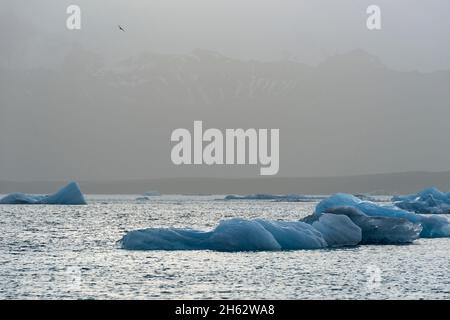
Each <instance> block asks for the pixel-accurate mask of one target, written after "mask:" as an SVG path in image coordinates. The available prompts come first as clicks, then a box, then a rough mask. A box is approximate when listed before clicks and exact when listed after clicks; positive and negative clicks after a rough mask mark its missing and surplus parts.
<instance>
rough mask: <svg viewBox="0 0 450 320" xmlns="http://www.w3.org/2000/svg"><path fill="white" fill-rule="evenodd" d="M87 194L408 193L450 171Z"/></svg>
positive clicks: (201, 182) (93, 189)
mask: <svg viewBox="0 0 450 320" xmlns="http://www.w3.org/2000/svg"><path fill="white" fill-rule="evenodd" d="M78 182H79V184H80V186H81V189H82V191H83V193H85V194H143V193H145V192H147V191H149V190H157V191H159V192H160V193H161V194H187V195H189V194H191V195H200V194H253V193H270V194H287V193H295V194H332V193H336V192H346V193H366V194H372V195H386V194H405V193H413V192H417V191H419V190H421V189H423V188H426V187H429V186H436V187H437V188H439V189H441V190H449V189H450V171H445V172H404V173H385V174H368V175H355V176H336V177H256V178H205V177H202V178H166V179H142V180H122V181H83V180H81V181H78ZM66 183H67V181H63V180H61V181H20V182H19V181H5V180H0V194H7V193H11V192H25V193H50V192H54V191H55V190H57V189H58V188H60V187H61V186H63V185H65V184H66Z"/></svg>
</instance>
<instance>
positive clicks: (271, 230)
mask: <svg viewBox="0 0 450 320" xmlns="http://www.w3.org/2000/svg"><path fill="white" fill-rule="evenodd" d="M345 218H346V217H345ZM328 219H329V217H328V218H325V219H324V220H322V219H321V220H319V223H318V224H317V225H316V226H314V225H310V224H307V223H304V222H301V221H274V220H263V219H255V220H246V219H241V218H234V219H228V220H223V221H221V222H220V223H219V225H218V226H217V227H216V228H215V229H213V230H212V231H198V230H192V229H177V228H150V229H143V230H133V231H130V232H128V233H127V234H126V235H125V236H123V238H122V239H121V240H120V244H121V246H122V248H124V249H128V250H216V251H274V250H298V249H320V248H326V247H329V246H346V245H356V244H357V243H358V242H359V240H360V235H361V230H360V229H359V228H358V227H357V226H355V225H354V224H353V223H352V222H351V221H350V220H349V219H343V217H341V218H339V217H338V219H334V218H332V219H333V220H336V221H337V222H338V224H337V225H336V226H330V225H331V224H332V222H333V221H331V219H330V221H329V220H328ZM316 227H317V228H316ZM318 229H321V231H319V230H318ZM348 230H351V232H352V233H351V234H350V235H349V234H345V233H346V232H347V231H348ZM326 239H329V240H330V241H332V243H330V244H328V243H327V241H326Z"/></svg>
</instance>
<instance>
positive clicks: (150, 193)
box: [144, 190, 161, 197]
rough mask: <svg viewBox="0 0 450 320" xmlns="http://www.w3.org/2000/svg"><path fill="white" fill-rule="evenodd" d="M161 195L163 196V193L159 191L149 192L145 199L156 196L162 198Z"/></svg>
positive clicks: (146, 193)
mask: <svg viewBox="0 0 450 320" xmlns="http://www.w3.org/2000/svg"><path fill="white" fill-rule="evenodd" d="M160 195H161V193H159V191H155V190H152V191H147V192H145V193H144V196H145V197H156V196H160Z"/></svg>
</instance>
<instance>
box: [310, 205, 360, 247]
mask: <svg viewBox="0 0 450 320" xmlns="http://www.w3.org/2000/svg"><path fill="white" fill-rule="evenodd" d="M312 226H313V227H314V228H315V229H317V230H319V231H320V233H321V234H322V235H323V237H324V238H325V241H326V242H327V243H328V246H330V247H342V246H356V245H357V244H359V243H360V242H361V240H362V234H361V228H360V227H358V226H357V225H356V224H354V223H353V222H352V220H350V218H349V217H347V216H345V215H335V214H329V213H324V214H322V215H321V216H320V217H319V218H318V219H317V221H314V222H313V223H312Z"/></svg>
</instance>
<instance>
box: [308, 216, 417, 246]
mask: <svg viewBox="0 0 450 320" xmlns="http://www.w3.org/2000/svg"><path fill="white" fill-rule="evenodd" d="M326 212H327V213H326V214H334V215H344V216H346V217H348V218H349V219H350V220H351V221H352V222H353V223H354V224H355V225H357V226H358V227H359V228H360V229H361V236H362V238H361V242H360V244H407V243H412V242H413V241H414V240H416V239H418V238H419V236H420V232H421V231H422V225H421V224H420V223H412V222H410V221H408V220H406V219H403V218H391V217H371V216H368V215H366V214H365V213H363V212H362V211H361V210H359V209H356V208H354V207H336V208H331V209H327V210H326ZM322 215H324V213H314V214H312V215H310V216H308V217H306V218H304V219H302V221H304V222H307V223H313V225H314V223H315V221H317V220H318V219H319V218H320V217H321V216H322Z"/></svg>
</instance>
